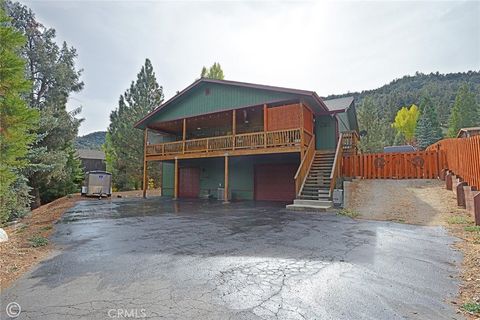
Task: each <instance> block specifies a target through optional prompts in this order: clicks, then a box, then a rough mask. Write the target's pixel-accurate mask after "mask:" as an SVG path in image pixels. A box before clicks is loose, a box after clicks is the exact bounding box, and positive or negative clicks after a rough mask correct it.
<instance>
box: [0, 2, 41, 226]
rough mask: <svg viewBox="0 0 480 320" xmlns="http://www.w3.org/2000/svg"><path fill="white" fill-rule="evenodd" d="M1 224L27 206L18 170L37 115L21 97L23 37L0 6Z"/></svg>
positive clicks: (24, 89) (25, 88) (25, 86)
mask: <svg viewBox="0 0 480 320" xmlns="http://www.w3.org/2000/svg"><path fill="white" fill-rule="evenodd" d="M0 43H1V44H2V45H1V46H0V224H2V223H3V222H5V221H6V220H8V219H9V218H11V217H15V216H20V215H22V214H23V213H24V212H25V211H26V208H27V207H28V205H29V202H30V199H29V196H28V192H29V188H28V186H27V185H26V179H25V177H23V176H22V174H21V171H20V170H21V169H22V168H24V167H25V166H26V165H27V164H28V162H27V161H26V159H25V156H26V154H27V152H28V147H29V145H30V143H32V142H33V139H34V135H33V134H32V133H31V131H32V130H33V129H34V126H35V125H36V122H37V120H38V114H37V112H36V111H35V110H33V109H30V108H29V107H28V105H27V103H26V102H25V100H24V99H23V97H22V95H23V94H25V93H27V92H28V90H29V87H30V83H29V82H28V80H27V79H25V73H24V70H25V69H24V68H25V61H24V60H23V59H22V58H21V56H20V51H21V47H22V46H23V45H24V44H25V38H24V37H23V36H22V34H21V33H20V32H18V31H16V30H15V29H14V28H13V27H12V26H11V21H10V19H9V18H8V17H7V15H6V13H5V10H4V8H3V7H2V6H0Z"/></svg>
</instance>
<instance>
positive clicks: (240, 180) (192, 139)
mask: <svg viewBox="0 0 480 320" xmlns="http://www.w3.org/2000/svg"><path fill="white" fill-rule="evenodd" d="M135 127H136V128H139V129H142V130H145V144H146V150H145V158H144V168H145V170H146V166H145V164H146V163H147V162H149V161H162V163H163V165H162V166H161V167H162V170H163V174H162V190H163V194H164V195H167V196H173V197H175V198H177V197H193V198H197V197H213V198H220V199H222V198H223V199H236V200H241V199H243V200H271V201H292V200H293V199H295V198H297V197H299V198H304V199H314V200H319V199H321V198H322V197H320V196H319V194H320V193H325V192H326V193H328V190H327V191H322V192H320V191H319V190H320V189H322V188H324V189H325V188H329V187H330V185H328V184H329V182H328V178H329V176H330V171H331V170H332V165H333V155H334V154H335V150H336V145H337V141H338V138H339V136H340V133H341V132H347V131H348V132H349V133H348V134H350V135H351V134H352V132H353V133H355V134H356V133H357V132H358V123H357V116H356V112H355V104H354V101H353V98H351V97H348V98H341V99H333V100H328V101H323V100H322V99H321V98H320V97H319V96H318V95H317V94H316V93H315V92H313V91H307V90H296V89H288V88H281V87H273V86H267V85H258V84H251V83H243V82H235V81H225V80H213V79H205V78H202V79H199V80H197V81H195V82H194V83H193V84H191V85H190V86H188V87H187V88H186V89H184V90H183V91H181V92H179V93H178V94H177V95H175V96H174V97H173V98H171V99H170V100H168V101H166V102H165V103H163V104H162V105H161V106H159V107H157V108H156V109H155V110H154V111H152V112H151V113H150V114H148V115H147V116H146V117H144V118H143V119H141V120H140V121H138V122H137V123H136V124H135ZM345 135H347V134H345ZM356 136H357V135H356ZM340 149H341V148H340ZM322 157H323V158H322ZM312 163H313V165H312ZM312 174H315V177H314V178H312V177H311V176H312ZM147 177H148V173H147V172H146V171H145V174H144V181H146V179H147ZM147 185H148V183H144V186H147ZM309 188H311V189H309ZM144 192H146V190H144ZM323 196H324V195H323ZM327 196H329V194H327Z"/></svg>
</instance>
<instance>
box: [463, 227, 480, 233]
mask: <svg viewBox="0 0 480 320" xmlns="http://www.w3.org/2000/svg"><path fill="white" fill-rule="evenodd" d="M465 231H468V232H480V226H467V227H465Z"/></svg>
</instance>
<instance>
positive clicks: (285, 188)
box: [255, 164, 298, 201]
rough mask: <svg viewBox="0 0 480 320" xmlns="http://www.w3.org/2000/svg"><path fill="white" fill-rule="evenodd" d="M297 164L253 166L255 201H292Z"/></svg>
mask: <svg viewBox="0 0 480 320" xmlns="http://www.w3.org/2000/svg"><path fill="white" fill-rule="evenodd" d="M297 169H298V165H297V164H262V165H256V166H255V200H268V201H293V199H295V180H294V177H295V173H296V172H297Z"/></svg>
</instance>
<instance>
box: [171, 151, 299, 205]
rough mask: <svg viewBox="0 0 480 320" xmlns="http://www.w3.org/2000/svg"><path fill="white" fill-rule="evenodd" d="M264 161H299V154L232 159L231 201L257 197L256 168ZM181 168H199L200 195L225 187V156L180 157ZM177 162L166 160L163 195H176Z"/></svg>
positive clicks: (230, 173) (211, 194)
mask: <svg viewBox="0 0 480 320" xmlns="http://www.w3.org/2000/svg"><path fill="white" fill-rule="evenodd" d="M262 163H295V164H297V165H299V164H300V156H299V154H288V155H285V154H283V155H268V156H242V157H230V158H229V187H230V193H231V197H232V200H253V199H254V168H255V165H256V164H262ZM179 166H180V167H188V166H192V167H199V168H200V197H204V198H206V197H207V196H208V195H210V196H211V197H213V198H216V197H217V188H219V187H222V188H223V187H224V182H225V181H224V158H223V157H222V158H206V159H191V160H180V161H179ZM173 186H174V164H173V162H164V165H163V189H162V190H163V195H165V196H173Z"/></svg>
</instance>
